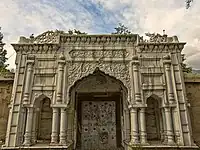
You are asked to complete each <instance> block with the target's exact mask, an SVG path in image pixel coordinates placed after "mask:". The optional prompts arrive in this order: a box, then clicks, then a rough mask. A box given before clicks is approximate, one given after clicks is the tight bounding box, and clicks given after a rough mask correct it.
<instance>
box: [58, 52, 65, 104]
mask: <svg viewBox="0 0 200 150" xmlns="http://www.w3.org/2000/svg"><path fill="white" fill-rule="evenodd" d="M64 65H65V57H64V56H63V55H62V54H61V56H60V57H59V60H58V78H57V95H56V101H57V103H62V99H63V92H62V90H63V79H64V78H63V77H64Z"/></svg>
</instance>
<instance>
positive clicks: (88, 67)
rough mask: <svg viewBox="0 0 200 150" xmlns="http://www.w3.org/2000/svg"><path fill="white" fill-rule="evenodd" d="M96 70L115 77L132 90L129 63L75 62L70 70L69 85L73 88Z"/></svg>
mask: <svg viewBox="0 0 200 150" xmlns="http://www.w3.org/2000/svg"><path fill="white" fill-rule="evenodd" d="M96 68H99V69H100V70H101V71H103V72H104V73H105V74H108V75H110V76H113V77H115V78H116V79H119V80H120V81H122V82H123V84H124V86H126V87H127V88H130V75H129V69H128V68H129V65H128V63H122V62H112V63H111V62H110V63H108V62H107V63H105V62H104V63H103V62H102V63H101V62H100V63H94V62H84V63H80V62H73V63H71V64H70V65H69V68H68V84H69V87H71V86H72V85H73V84H74V83H75V82H76V81H77V80H79V79H81V78H83V77H86V76H88V75H89V74H92V73H93V72H94V71H95V69H96Z"/></svg>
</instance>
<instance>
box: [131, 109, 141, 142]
mask: <svg viewBox="0 0 200 150" xmlns="http://www.w3.org/2000/svg"><path fill="white" fill-rule="evenodd" d="M137 110H138V108H137V107H131V108H130V123H131V126H130V127H131V140H130V142H129V144H130V145H134V144H138V143H139V141H138V114H137Z"/></svg>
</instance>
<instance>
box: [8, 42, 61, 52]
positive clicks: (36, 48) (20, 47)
mask: <svg viewBox="0 0 200 150" xmlns="http://www.w3.org/2000/svg"><path fill="white" fill-rule="evenodd" d="M11 45H12V46H13V48H14V49H15V51H16V52H31V53H38V52H47V51H57V50H58V49H59V48H60V45H59V44H30V43H29V44H27V43H26V44H11Z"/></svg>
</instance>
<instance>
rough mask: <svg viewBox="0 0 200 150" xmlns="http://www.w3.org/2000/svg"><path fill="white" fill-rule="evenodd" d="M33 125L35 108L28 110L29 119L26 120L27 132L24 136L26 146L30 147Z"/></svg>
mask: <svg viewBox="0 0 200 150" xmlns="http://www.w3.org/2000/svg"><path fill="white" fill-rule="evenodd" d="M32 124H33V108H32V107H29V108H27V118H26V131H25V135H24V145H26V146H30V145H31V144H32V143H31V141H32V137H31V136H32V134H31V133H32Z"/></svg>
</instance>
